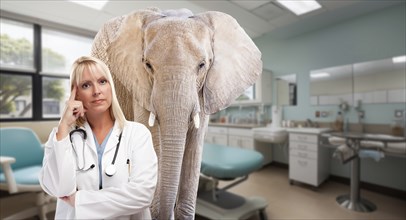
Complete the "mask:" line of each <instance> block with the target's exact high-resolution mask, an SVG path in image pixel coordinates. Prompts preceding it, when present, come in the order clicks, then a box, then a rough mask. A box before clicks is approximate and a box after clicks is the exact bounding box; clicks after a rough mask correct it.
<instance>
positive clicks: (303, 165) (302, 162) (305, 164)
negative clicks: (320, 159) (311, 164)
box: [297, 160, 307, 167]
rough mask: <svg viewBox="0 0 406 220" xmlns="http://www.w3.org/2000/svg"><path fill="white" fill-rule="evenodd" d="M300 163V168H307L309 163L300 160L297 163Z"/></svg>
mask: <svg viewBox="0 0 406 220" xmlns="http://www.w3.org/2000/svg"><path fill="white" fill-rule="evenodd" d="M297 162H298V163H299V165H300V166H302V167H305V166H307V161H303V160H298V161H297Z"/></svg>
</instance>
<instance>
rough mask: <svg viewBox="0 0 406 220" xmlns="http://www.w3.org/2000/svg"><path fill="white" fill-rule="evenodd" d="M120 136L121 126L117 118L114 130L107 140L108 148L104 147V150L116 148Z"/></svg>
mask: <svg viewBox="0 0 406 220" xmlns="http://www.w3.org/2000/svg"><path fill="white" fill-rule="evenodd" d="M118 136H120V128H119V126H118V122H117V120H116V121H115V122H114V126H113V131H112V132H111V134H110V137H109V139H108V140H107V144H106V148H105V149H104V152H105V153H106V152H108V151H110V150H111V149H116V146H117V144H118ZM122 140H123V138H121V141H122Z"/></svg>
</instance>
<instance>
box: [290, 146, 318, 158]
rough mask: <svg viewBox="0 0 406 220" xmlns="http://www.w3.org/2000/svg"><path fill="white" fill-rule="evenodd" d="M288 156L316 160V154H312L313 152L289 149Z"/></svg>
mask: <svg viewBox="0 0 406 220" xmlns="http://www.w3.org/2000/svg"><path fill="white" fill-rule="evenodd" d="M289 155H290V156H295V157H299V158H302V159H311V160H317V152H314V151H304V150H298V149H294V148H289Z"/></svg>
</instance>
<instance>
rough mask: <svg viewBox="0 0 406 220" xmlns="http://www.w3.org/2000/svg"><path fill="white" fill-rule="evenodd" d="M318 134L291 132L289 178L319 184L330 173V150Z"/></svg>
mask: <svg viewBox="0 0 406 220" xmlns="http://www.w3.org/2000/svg"><path fill="white" fill-rule="evenodd" d="M318 143H319V136H318V135H317V134H305V133H292V132H291V133H289V180H290V181H292V180H293V181H298V182H302V183H307V184H310V185H313V186H316V187H317V186H319V185H320V184H321V183H322V182H323V181H324V180H326V179H327V177H328V175H329V151H328V149H327V148H324V147H320V146H319V144H318Z"/></svg>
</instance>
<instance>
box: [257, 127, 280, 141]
mask: <svg viewBox="0 0 406 220" xmlns="http://www.w3.org/2000/svg"><path fill="white" fill-rule="evenodd" d="M252 133H253V135H254V139H255V140H258V141H261V142H267V143H272V144H281V143H285V142H286V141H287V140H288V132H287V131H286V129H285V128H281V127H261V128H253V129H252Z"/></svg>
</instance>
